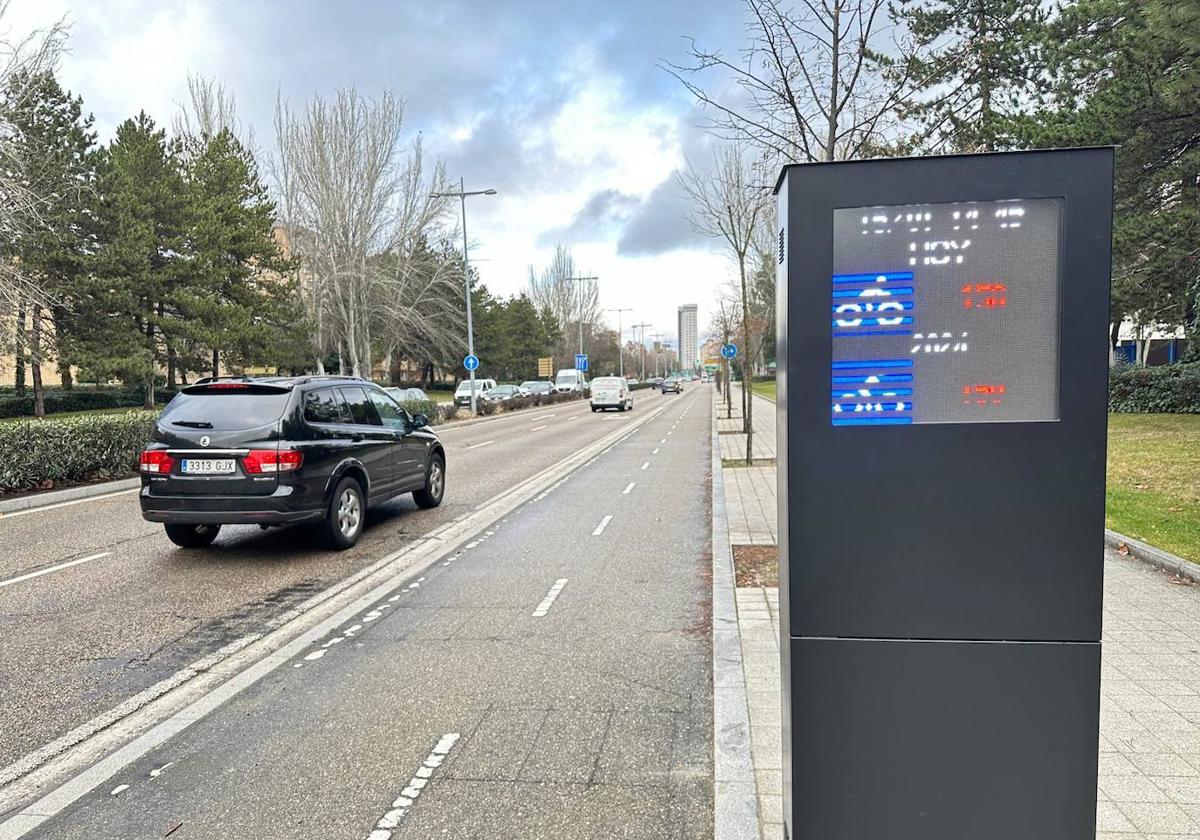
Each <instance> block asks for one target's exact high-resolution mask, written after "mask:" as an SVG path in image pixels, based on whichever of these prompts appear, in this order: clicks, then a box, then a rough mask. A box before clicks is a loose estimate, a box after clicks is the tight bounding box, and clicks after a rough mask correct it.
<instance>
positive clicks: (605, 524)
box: [592, 514, 612, 537]
mask: <svg viewBox="0 0 1200 840" xmlns="http://www.w3.org/2000/svg"><path fill="white" fill-rule="evenodd" d="M609 522H612V514H609V515H608V516H606V517H604V518H603V519H601V520H600V524H599V525H597V526H596V530H595V531H592V536H593V537H598V536H600V535H601V534H603V533H604V529H605V528H607V527H608V523H609Z"/></svg>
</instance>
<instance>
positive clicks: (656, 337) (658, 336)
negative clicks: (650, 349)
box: [650, 333, 663, 376]
mask: <svg viewBox="0 0 1200 840" xmlns="http://www.w3.org/2000/svg"><path fill="white" fill-rule="evenodd" d="M650 337H651V338H653V339H654V375H655V376H658V351H659V346H660V345H659V339H661V338H662V337H663V333H654V335H652V336H650Z"/></svg>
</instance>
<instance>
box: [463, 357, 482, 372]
mask: <svg viewBox="0 0 1200 840" xmlns="http://www.w3.org/2000/svg"><path fill="white" fill-rule="evenodd" d="M463 367H465V368H466V369H467V370H476V369H477V368H478V367H479V357H478V356H476V355H474V354H472V355H470V356H467V357H466V358H465V359H463Z"/></svg>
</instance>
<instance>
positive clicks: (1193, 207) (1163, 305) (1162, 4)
mask: <svg viewBox="0 0 1200 840" xmlns="http://www.w3.org/2000/svg"><path fill="white" fill-rule="evenodd" d="M1045 41H1046V45H1047V57H1048V59H1049V78H1050V79H1051V81H1052V83H1053V84H1052V86H1051V88H1050V90H1049V93H1048V95H1047V98H1046V101H1045V102H1044V104H1043V107H1042V108H1041V109H1040V110H1039V111H1037V112H1036V113H1034V114H1032V115H1031V116H1030V117H1029V118H1028V119H1027V120H1025V121H1024V123H1023V125H1022V127H1021V133H1022V136H1023V139H1024V142H1025V144H1026V145H1028V146H1032V147H1046V146H1072V145H1108V144H1113V145H1117V146H1118V150H1117V158H1116V161H1117V163H1116V185H1115V192H1116V194H1115V211H1116V213H1115V219H1114V225H1113V278H1112V305H1111V316H1110V317H1111V320H1112V324H1111V330H1112V334H1111V336H1110V338H1111V340H1112V342H1114V344H1115V341H1116V336H1117V328H1118V326H1119V324H1120V322H1121V320H1122V319H1123V318H1124V317H1125V316H1130V317H1132V318H1133V319H1134V321H1135V322H1136V323H1137V324H1139V325H1140V326H1143V327H1146V328H1152V327H1153V326H1155V325H1166V326H1172V327H1177V326H1182V327H1184V328H1185V329H1186V330H1187V331H1188V334H1189V338H1191V339H1192V340H1191V341H1189V349H1190V350H1192V351H1194V350H1195V349H1196V348H1197V347H1198V346H1200V342H1198V341H1197V340H1196V339H1197V336H1198V334H1200V323H1197V313H1198V311H1200V309H1198V307H1197V298H1198V295H1200V245H1197V243H1200V7H1198V6H1197V4H1196V3H1195V2H1194V0H1079V2H1076V3H1074V4H1072V5H1070V6H1066V7H1064V8H1063V9H1062V11H1061V13H1060V15H1059V16H1058V17H1057V18H1056V19H1055V20H1053V21H1051V22H1050V24H1049V26H1048V28H1047V31H1046V36H1045ZM1143 356H1144V354H1143Z"/></svg>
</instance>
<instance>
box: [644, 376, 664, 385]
mask: <svg viewBox="0 0 1200 840" xmlns="http://www.w3.org/2000/svg"><path fill="white" fill-rule="evenodd" d="M646 381H647V382H649V383H650V387H651V388H661V387H662V384H663V382H664V381H665V380H664V379H663V378H662V377H661V376H652V377H650V378H649V379H647V380H646Z"/></svg>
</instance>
